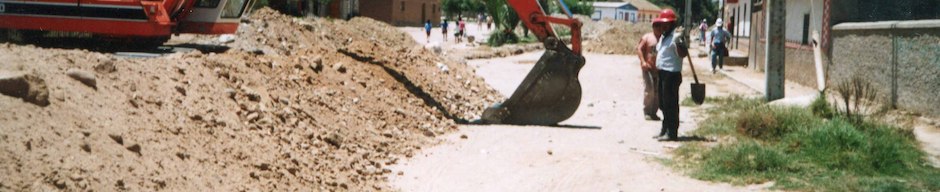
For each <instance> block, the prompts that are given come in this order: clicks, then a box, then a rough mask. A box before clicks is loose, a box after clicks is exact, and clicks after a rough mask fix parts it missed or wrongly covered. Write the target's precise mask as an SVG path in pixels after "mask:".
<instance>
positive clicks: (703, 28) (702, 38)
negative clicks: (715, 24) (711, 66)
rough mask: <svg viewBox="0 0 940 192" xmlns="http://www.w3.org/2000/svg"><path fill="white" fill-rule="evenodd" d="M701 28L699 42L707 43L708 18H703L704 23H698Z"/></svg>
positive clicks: (699, 28)
mask: <svg viewBox="0 0 940 192" xmlns="http://www.w3.org/2000/svg"><path fill="white" fill-rule="evenodd" d="M698 30H699V32H700V33H699V35H700V37H699V39H698V42H699V44H701V45H705V33H708V19H702V23H701V24H699V25H698Z"/></svg>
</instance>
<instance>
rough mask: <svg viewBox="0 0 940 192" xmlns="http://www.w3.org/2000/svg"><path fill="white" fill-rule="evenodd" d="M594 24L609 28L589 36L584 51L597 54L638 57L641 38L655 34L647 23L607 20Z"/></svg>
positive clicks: (596, 31)
mask: <svg viewBox="0 0 940 192" xmlns="http://www.w3.org/2000/svg"><path fill="white" fill-rule="evenodd" d="M592 23H593V25H605V26H609V28H606V29H598V30H595V32H593V33H596V34H597V35H596V36H588V38H587V39H586V40H587V41H586V42H585V43H584V50H586V51H589V52H595V53H604V54H618V55H636V54H637V53H636V44H637V43H639V42H640V37H643V34H646V33H649V32H653V28H652V26H651V25H649V24H646V23H630V22H626V21H620V20H607V19H605V20H601V21H599V22H592Z"/></svg>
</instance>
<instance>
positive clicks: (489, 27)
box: [486, 16, 493, 30]
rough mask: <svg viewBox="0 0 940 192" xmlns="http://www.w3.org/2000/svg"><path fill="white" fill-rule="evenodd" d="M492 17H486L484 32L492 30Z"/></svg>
mask: <svg viewBox="0 0 940 192" xmlns="http://www.w3.org/2000/svg"><path fill="white" fill-rule="evenodd" d="M492 26H493V16H486V30H492Z"/></svg>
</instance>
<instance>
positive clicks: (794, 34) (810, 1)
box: [786, 0, 823, 43]
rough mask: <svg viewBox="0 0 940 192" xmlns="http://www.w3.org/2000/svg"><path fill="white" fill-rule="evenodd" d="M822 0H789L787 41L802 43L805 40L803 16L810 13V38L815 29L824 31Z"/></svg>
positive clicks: (808, 34)
mask: <svg viewBox="0 0 940 192" xmlns="http://www.w3.org/2000/svg"><path fill="white" fill-rule="evenodd" d="M822 6H823V4H822V0H789V1H787V16H786V18H787V26H786V28H787V41H789V42H797V43H800V42H801V41H802V40H803V24H804V23H803V16H804V15H806V14H809V21H810V22H809V30H808V33H807V37H808V39H809V38H811V36H810V34H811V33H812V31H813V30H816V31H822Z"/></svg>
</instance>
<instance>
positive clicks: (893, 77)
mask: <svg viewBox="0 0 940 192" xmlns="http://www.w3.org/2000/svg"><path fill="white" fill-rule="evenodd" d="M832 38H833V40H832V43H833V45H832V62H831V63H830V64H829V66H828V68H829V71H828V74H829V77H828V78H829V85H830V87H834V86H835V85H838V84H839V83H841V82H845V81H847V80H850V79H851V78H860V79H864V80H867V81H868V82H870V83H872V85H873V86H875V88H876V90H878V92H879V94H880V95H881V100H883V102H884V104H888V105H890V106H895V107H898V108H902V109H906V110H910V111H914V112H919V113H924V114H932V115H940V95H938V94H940V20H919V21H900V22H899V21H882V22H864V23H842V24H838V25H835V26H834V27H833V31H832Z"/></svg>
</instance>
